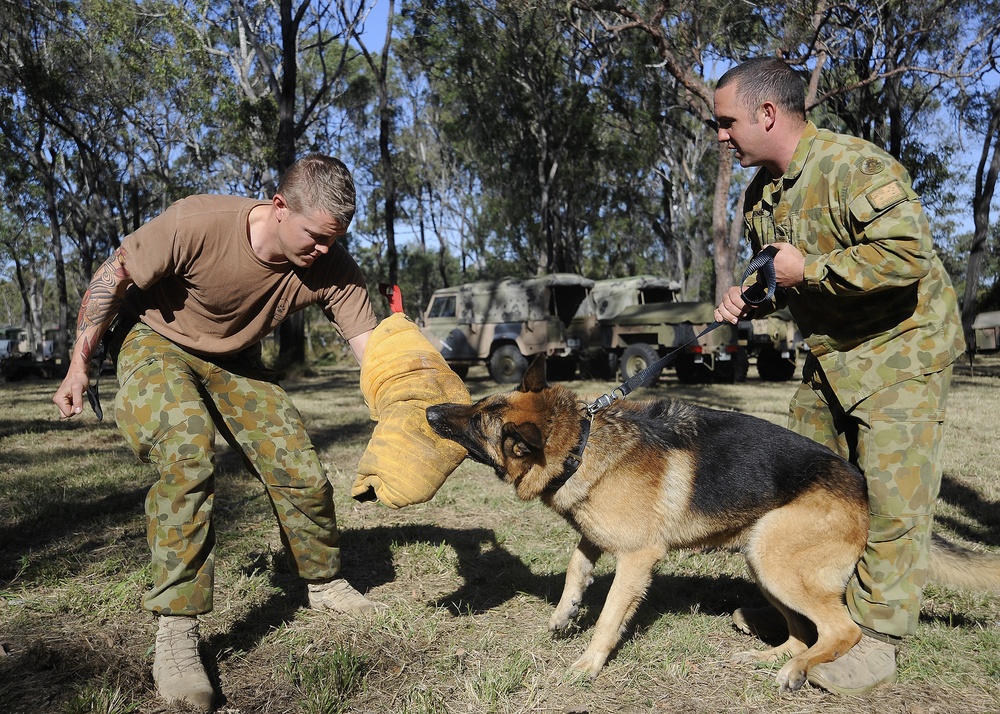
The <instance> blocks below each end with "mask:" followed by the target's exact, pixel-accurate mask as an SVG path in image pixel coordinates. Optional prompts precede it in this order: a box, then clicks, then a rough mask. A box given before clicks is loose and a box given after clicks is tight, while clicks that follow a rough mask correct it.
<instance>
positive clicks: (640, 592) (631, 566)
mask: <svg viewBox="0 0 1000 714" xmlns="http://www.w3.org/2000/svg"><path fill="white" fill-rule="evenodd" d="M662 556H663V554H662V553H661V552H658V551H652V550H641V551H633V552H629V553H622V554H620V555H619V556H618V565H617V567H616V568H615V579H614V581H613V582H612V583H611V590H610V591H609V592H608V599H607V600H606V601H605V603H604V609H602V610H601V616H600V617H599V618H597V625H596V626H595V627H594V636H593V638H592V639H591V640H590V644H589V645H588V646H587V649H586V650H585V651H584V653H583V655H582V656H581V657H580V659H578V660H577V661H576V662H574V663H573V665H572V669H574V670H576V671H579V672H586V673H587V674H589V675H590V676H591V677H596V676H597V675H598V673H599V672H600V671H601V668H602V667H604V663H605V662H606V661H607V659H608V656H609V655H610V654H611V651H612V650H613V649H614V648H615V647H616V646H617V645H618V642H619V641H620V640H621V637H622V635H623V634H624V632H625V628H626V627H627V626H628V623H629V620H631V619H632V615H633V614H635V611H636V608H637V607H639V603H640V602H642V598H643V596H644V595H645V594H646V590H647V589H648V588H649V583H650V581H651V580H652V577H653V568H654V567H655V566H656V563H657V561H659V560H660V558H661V557H662Z"/></svg>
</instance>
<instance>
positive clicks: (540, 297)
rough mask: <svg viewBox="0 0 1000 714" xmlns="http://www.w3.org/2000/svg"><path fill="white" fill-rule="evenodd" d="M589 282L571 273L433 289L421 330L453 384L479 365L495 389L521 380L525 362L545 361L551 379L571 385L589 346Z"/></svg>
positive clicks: (593, 322)
mask: <svg viewBox="0 0 1000 714" xmlns="http://www.w3.org/2000/svg"><path fill="white" fill-rule="evenodd" d="M593 285H594V281H593V280H589V279H587V278H584V277H582V276H579V275H574V274H571V273H556V274H552V275H543V276H540V277H536V278H504V279H502V280H486V281H480V282H475V283H466V284H464V285H458V286H455V287H450V288H442V289H440V290H436V291H435V292H434V294H433V295H431V299H430V302H429V303H428V305H427V309H426V310H425V311H424V314H423V316H422V318H421V331H422V332H423V333H424V335H426V336H427V338H428V339H430V341H431V343H432V344H434V346H435V347H437V349H438V350H439V351H440V352H441V355H442V356H443V357H444V359H445V361H446V362H448V364H449V365H451V368H452V369H454V370H455V372H456V373H457V374H459V375H460V376H461V377H463V378H464V377H465V376H466V375H467V374H468V371H469V367H470V366H471V365H474V364H485V365H486V367H487V369H488V370H489V373H490V377H492V378H493V380H494V381H496V382H497V383H499V384H516V383H517V382H520V381H521V377H522V376H523V375H524V372H525V370H526V369H527V368H528V360H529V358H530V357H532V356H533V355H536V354H546V355H548V356H549V374H550V375H551V376H552V378H553V379H568V378H571V377H572V376H573V375H574V374H575V373H576V369H577V364H578V362H579V358H580V354H581V350H582V349H583V348H584V346H585V345H588V344H590V343H592V342H595V341H596V339H597V335H598V332H597V319H596V317H595V315H594V312H593V303H592V302H591V301H590V300H589V299H588V297H589V295H590V289H591V288H592V287H593Z"/></svg>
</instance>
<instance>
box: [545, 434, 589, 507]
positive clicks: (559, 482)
mask: <svg viewBox="0 0 1000 714" xmlns="http://www.w3.org/2000/svg"><path fill="white" fill-rule="evenodd" d="M589 438H590V419H587V418H584V419H581V420H580V440H579V441H578V442H577V443H576V448H575V449H573V450H572V451H571V452H569V455H568V456H567V457H566V460H565V461H563V470H562V473H561V474H559V475H558V476H556V477H555V478H554V479H552V480H551V481H549V484H548V486H546V487H545V492H546V493H555V492H556V491H558V490H559V489H560V488H562V487H563V486H564V485H565V484H566V482H567V481H569V480H570V478H571V477H572V476H573V474H575V473H576V470H577V469H578V468H580V463H581V462H582V461H583V450H584V449H586V448H587V440H588V439H589Z"/></svg>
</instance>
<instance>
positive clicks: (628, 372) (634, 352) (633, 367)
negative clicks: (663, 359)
mask: <svg viewBox="0 0 1000 714" xmlns="http://www.w3.org/2000/svg"><path fill="white" fill-rule="evenodd" d="M658 359H660V355H659V353H658V352H657V351H656V348H655V347H653V346H652V345H647V344H646V343H645V342H637V343H635V344H634V345H629V346H628V347H626V348H625V351H624V352H623V353H622V360H621V369H622V380H624V381H628V380H630V379H632V377H634V376H635V375H637V374H639V372H641V371H642V370H644V369H646V367H648V366H649V365H651V364H653V363H654V362H655V361H656V360H658ZM662 371H663V370H657V371H656V372H655V373H654V374H651V375H650V376H649V377H648V378H647V379H645V380H643V382H642V384H641V385H640V386H643V387H648V386H649V385H651V384H655V383H656V380H658V379H659V378H660V372H662Z"/></svg>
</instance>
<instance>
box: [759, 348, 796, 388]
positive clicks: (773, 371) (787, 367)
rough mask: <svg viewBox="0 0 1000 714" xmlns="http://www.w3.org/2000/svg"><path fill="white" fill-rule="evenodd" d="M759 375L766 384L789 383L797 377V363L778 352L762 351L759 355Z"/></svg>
mask: <svg viewBox="0 0 1000 714" xmlns="http://www.w3.org/2000/svg"><path fill="white" fill-rule="evenodd" d="M757 374H759V375H760V378H761V379H762V380H764V381H765V382H787V381H788V380H789V379H791V378H792V377H793V376H794V375H795V361H794V360H791V359H788V358H787V357H782V356H781V353H780V352H778V351H777V350H772V349H762V350H761V351H760V354H758V355H757Z"/></svg>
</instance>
